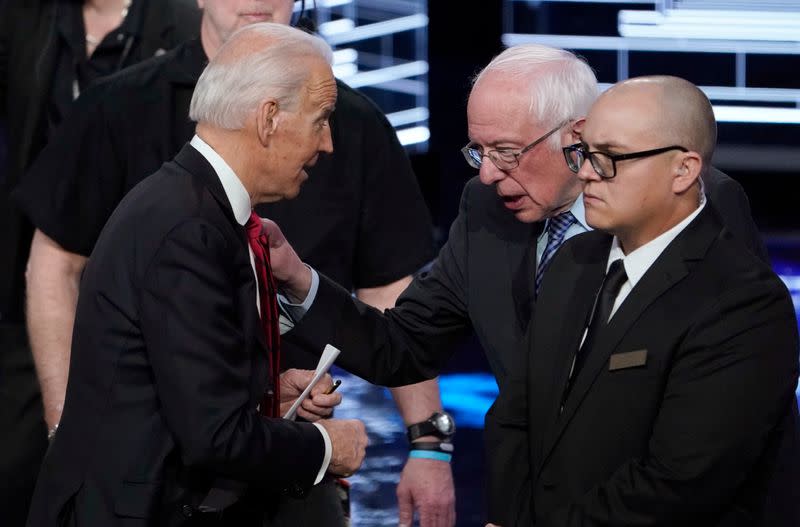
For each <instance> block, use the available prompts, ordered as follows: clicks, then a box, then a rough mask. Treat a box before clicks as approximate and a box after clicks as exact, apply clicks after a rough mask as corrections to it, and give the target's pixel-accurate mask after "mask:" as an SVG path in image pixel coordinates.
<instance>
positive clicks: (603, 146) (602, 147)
mask: <svg viewBox="0 0 800 527" xmlns="http://www.w3.org/2000/svg"><path fill="white" fill-rule="evenodd" d="M581 143H582V144H583V145H584V146H589V144H588V143H587V142H586V141H581ZM592 146H593V147H594V149H595V150H598V151H600V152H608V151H609V150H624V147H623V146H622V145H619V144H617V143H614V142H604V143H595V144H593V145H592Z"/></svg>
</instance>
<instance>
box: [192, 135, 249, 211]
mask: <svg viewBox="0 0 800 527" xmlns="http://www.w3.org/2000/svg"><path fill="white" fill-rule="evenodd" d="M189 144H191V145H192V146H193V147H194V148H195V150H197V151H198V152H200V155H202V156H203V157H204V158H206V161H208V162H209V163H210V164H211V167H212V168H213V169H214V172H216V173H217V177H218V178H219V181H220V183H222V189H223V190H224V191H225V196H227V198H228V202H229V203H230V204H231V208H232V209H233V216H234V217H235V218H236V221H237V222H239V224H240V225H244V224H246V223H247V220H248V219H250V212H251V211H252V209H253V206H252V205H251V203H250V195H249V194H248V193H247V189H246V188H244V185H242V182H241V180H240V179H239V176H237V175H236V173H235V172H234V171H233V169H232V168H231V167H230V165H229V164H228V163H226V162H225V160H224V159H222V156H220V155H219V154H218V153H216V152H215V151H214V149H213V148H211V147H210V146H209V145H208V143H206V142H205V141H203V140H202V139H200V136H198V135H195V136H194V137H192V140H191V141H190V143H189Z"/></svg>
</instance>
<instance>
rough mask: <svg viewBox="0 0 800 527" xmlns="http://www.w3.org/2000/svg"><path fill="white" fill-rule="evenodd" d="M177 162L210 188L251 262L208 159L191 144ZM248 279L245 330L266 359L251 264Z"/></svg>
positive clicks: (241, 229) (243, 235)
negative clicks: (253, 337) (248, 304)
mask: <svg viewBox="0 0 800 527" xmlns="http://www.w3.org/2000/svg"><path fill="white" fill-rule="evenodd" d="M175 162H176V163H177V164H179V165H180V166H182V167H183V168H184V169H185V170H186V171H188V172H189V173H190V174H192V175H193V176H195V177H198V178H200V179H202V180H203V184H204V185H205V186H206V187H207V188H208V190H209V192H210V193H211V195H212V196H213V197H214V199H215V200H216V201H217V202H218V203H219V206H220V208H221V209H222V210H223V212H224V213H225V216H226V217H227V218H228V221H230V223H231V226H232V227H233V230H234V231H235V232H236V236H237V238H238V239H239V243H240V244H241V250H242V251H245V254H246V255H248V256H247V258H248V261H249V252H247V251H249V241H248V240H247V233H246V232H245V229H244V227H242V226H241V225H240V224H239V222H237V221H236V217H235V216H234V214H233V208H232V207H231V204H230V201H229V200H228V196H227V194H225V189H224V188H223V187H222V182H220V180H219V176H217V173H216V172H215V171H214V168H213V167H212V166H211V164H210V163H209V162H208V161H207V160H206V158H205V157H203V155H202V154H200V152H198V151H197V150H195V148H194V147H193V146H192V145H190V144H186V145H185V146H184V147H183V148H182V149H181V151H180V152H178V154H177V155H176V156H175ZM246 279H247V280H248V284H249V289H251V290H252V291H251V292H252V294H249V295H248V297H250V298H252V299H253V302H252V307H253V309H252V310H250V309H248V311H247V312H248V313H250V315H246V316H245V319H244V324H245V329H246V330H248V334H251V335H252V334H254V335H255V337H256V340H257V341H258V345H259V347H260V349H261V351H262V352H263V355H264V356H265V357H266V356H267V355H268V350H269V347H268V346H267V341H266V338H265V337H264V331H263V330H262V329H261V325H260V324H261V317H260V316H259V315H258V309H257V308H256V302H255V299H256V289H255V288H256V281H255V276H253V273H252V270H251V269H250V265H249V264H248V266H247V277H246ZM253 328H255V329H253Z"/></svg>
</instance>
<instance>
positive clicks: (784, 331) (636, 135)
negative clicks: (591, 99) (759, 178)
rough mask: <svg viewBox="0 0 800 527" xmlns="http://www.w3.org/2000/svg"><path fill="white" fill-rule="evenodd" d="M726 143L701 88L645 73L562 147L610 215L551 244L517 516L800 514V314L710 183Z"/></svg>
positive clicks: (512, 431) (521, 425)
mask: <svg viewBox="0 0 800 527" xmlns="http://www.w3.org/2000/svg"><path fill="white" fill-rule="evenodd" d="M715 142H716V122H715V121H714V114H713V111H712V108H711V104H710V103H709V101H708V99H707V98H706V97H705V95H704V94H703V93H702V92H701V91H700V90H699V89H698V88H697V87H696V86H694V85H692V84H691V83H689V82H687V81H685V80H683V79H678V78H676V77H642V78H638V79H631V80H628V81H624V82H622V83H619V84H617V85H616V86H614V87H612V88H611V89H610V90H609V91H607V92H606V93H605V94H603V95H602V96H600V98H599V99H598V101H597V102H596V103H595V104H594V105H593V106H592V109H591V110H590V111H589V114H588V116H587V118H586V121H585V124H584V126H583V129H582V131H581V141H580V142H578V143H576V144H574V145H572V146H568V147H565V148H564V149H563V151H564V155H565V158H566V161H567V164H568V166H569V168H570V169H571V170H572V171H574V172H576V173H577V174H578V177H579V179H580V180H581V182H582V184H583V199H582V201H583V204H584V210H585V218H586V221H587V222H588V224H589V225H590V226H591V227H593V228H596V229H598V230H597V231H595V232H592V233H588V234H586V235H584V236H579V237H576V238H575V239H573V240H570V241H569V242H568V243H566V244H565V245H564V246H563V247H562V249H561V250H560V251H559V253H558V255H557V256H556V257H555V258H554V259H553V261H552V265H551V267H550V271H549V273H548V276H547V280H546V281H545V283H544V286H543V287H542V289H541V291H540V295H539V298H538V302H539V303H541V304H542V305H546V306H547V309H537V311H536V313H535V315H534V317H533V319H532V321H531V328H530V329H531V331H530V343H529V345H530V348H529V354H528V358H527V362H528V366H527V367H524V366H521V367H520V368H519V369H517V370H516V371H515V372H513V374H512V379H510V380H509V382H508V383H507V386H506V390H505V392H504V393H502V394H501V397H502V398H503V402H502V403H501V404H502V405H503V407H504V408H505V409H508V410H509V414H508V423H510V425H508V426H505V427H504V431H505V434H504V435H503V437H504V439H505V440H506V441H508V442H510V443H512V445H514V446H515V448H516V443H515V442H522V443H525V444H527V447H528V451H527V453H528V456H527V457H524V458H520V459H518V460H517V463H518V465H521V466H523V467H527V468H529V470H516V471H515V470H509V471H508V472H507V476H508V478H509V480H510V481H511V480H514V478H518V480H517V483H516V484H513V485H512V486H513V487H516V488H519V489H526V491H525V492H524V493H523V494H524V496H523V497H522V499H523V503H520V504H514V503H513V499H509V505H510V506H511V507H512V508H515V509H517V510H518V512H519V514H518V515H517V516H514V517H512V519H511V520H510V521H509V522H508V523H507V525H531V524H535V525H537V526H578V525H581V526H595V525H597V526H599V525H618V526H627V525H630V526H632V525H663V526H667V525H676V526H677V525H680V526H686V525H697V526H701V525H702V526H714V525H725V526H756V525H769V526H790V525H798V522H799V521H800V517H798V513H797V508H798V506H800V505H799V504H800V483H798V482H797V477H798V474H800V471H798V468H797V467H798V465H797V459H798V458H797V451H798V448H799V447H800V439H799V438H798V431H799V430H800V429H799V428H798V420H797V401H796V399H795V393H794V390H795V386H796V384H797V378H798V364H797V350H798V340H797V321H796V319H795V316H794V309H793V307H792V302H791V299H790V297H789V293H788V291H787V290H786V287H785V286H784V285H783V283H782V282H781V281H780V279H779V278H778V277H777V276H776V275H775V274H774V273H773V272H772V271H771V269H769V267H768V266H767V265H765V264H764V262H762V261H760V260H759V259H757V258H756V257H755V256H754V255H752V254H749V252H748V251H747V250H746V249H745V246H744V244H742V242H741V241H740V240H739V239H737V238H736V237H735V236H734V235H733V234H731V232H730V231H729V230H728V229H727V228H726V227H724V226H723V223H722V220H721V218H720V217H719V215H718V214H717V212H716V211H715V210H714V208H713V207H711V206H710V203H709V202H708V200H707V199H706V197H705V196H704V194H703V191H702V185H701V183H700V176H701V175H702V174H703V173H705V172H706V167H708V166H709V164H710V161H711V156H712V153H713V150H714V145H715ZM526 498H527V503H526V502H525V499H526ZM515 505H519V508H517V507H515Z"/></svg>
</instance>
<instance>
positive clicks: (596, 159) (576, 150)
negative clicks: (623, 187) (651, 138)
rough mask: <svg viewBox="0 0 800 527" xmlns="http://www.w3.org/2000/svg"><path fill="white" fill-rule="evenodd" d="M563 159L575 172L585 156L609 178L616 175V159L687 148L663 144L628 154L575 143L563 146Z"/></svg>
mask: <svg viewBox="0 0 800 527" xmlns="http://www.w3.org/2000/svg"><path fill="white" fill-rule="evenodd" d="M563 150H564V159H566V160H567V166H569V169H570V170H572V171H573V172H575V173H576V174H577V173H578V171H579V170H580V169H581V166H583V162H584V161H586V158H589V162H590V163H591V164H592V168H593V169H594V171H595V172H596V173H597V175H598V176H600V177H601V178H603V179H611V178H613V177H614V176H616V175H617V161H625V160H626V159H641V158H643V157H650V156H656V155H658V154H663V153H664V152H669V151H670V150H680V151H681V152H688V151H689V149H687V148H684V147H682V146H678V145H673V146H665V147H663V148H654V149H653V150H643V151H641V152H631V153H630V154H609V153H608V152H599V151H594V152H592V151H590V150H589V149H588V148H586V146H584V145H583V144H581V143H576V144H574V145H571V146H565V147H564V148H563Z"/></svg>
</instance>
